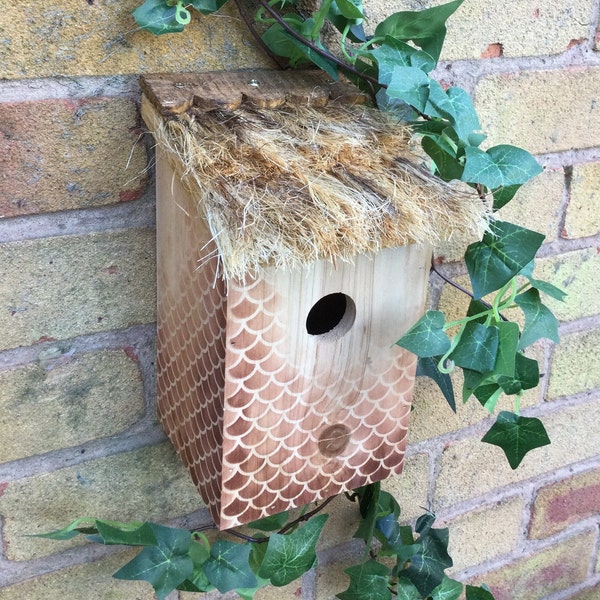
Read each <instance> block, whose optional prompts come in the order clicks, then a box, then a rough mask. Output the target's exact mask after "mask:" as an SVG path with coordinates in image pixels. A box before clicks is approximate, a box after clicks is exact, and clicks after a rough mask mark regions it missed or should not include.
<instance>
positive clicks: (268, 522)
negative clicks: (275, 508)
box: [248, 510, 290, 531]
mask: <svg viewBox="0 0 600 600" xmlns="http://www.w3.org/2000/svg"><path fill="white" fill-rule="evenodd" d="M289 516H290V513H289V511H287V510H284V511H283V512H280V513H275V514H274V515H271V516H270V517H264V518H263V519H258V520H257V521H252V523H248V527H250V528H252V529H258V530H259V531H276V530H277V529H281V528H282V527H283V526H284V525H285V524H286V523H287V520H288V519H289Z"/></svg>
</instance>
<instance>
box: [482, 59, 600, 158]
mask: <svg viewBox="0 0 600 600" xmlns="http://www.w3.org/2000/svg"><path fill="white" fill-rule="evenodd" d="M599 88H600V68H599V67H589V68H583V67H582V68H572V69H563V70H555V71H524V72H521V73H518V74H513V73H510V74H499V75H491V76H489V77H486V78H484V79H482V80H481V81H480V82H479V83H478V85H477V88H476V90H475V107H476V109H477V111H478V113H479V116H480V121H481V126H482V128H483V130H484V131H485V132H487V133H488V134H489V139H488V143H489V144H490V145H494V144H513V145H516V146H520V147H523V148H525V149H527V150H529V151H530V152H532V153H534V154H537V153H542V152H559V151H561V150H571V149H572V148H591V147H594V146H598V145H600V105H599V104H598V89H599ZM556 90H560V93H556Z"/></svg>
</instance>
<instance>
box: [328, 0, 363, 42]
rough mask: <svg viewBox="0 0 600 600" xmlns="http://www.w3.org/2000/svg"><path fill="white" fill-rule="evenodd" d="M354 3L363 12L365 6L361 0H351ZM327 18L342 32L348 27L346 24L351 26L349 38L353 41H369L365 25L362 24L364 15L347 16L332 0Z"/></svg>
mask: <svg viewBox="0 0 600 600" xmlns="http://www.w3.org/2000/svg"><path fill="white" fill-rule="evenodd" d="M351 2H352V4H353V5H354V6H355V7H356V8H357V9H358V10H359V11H360V12H361V15H362V14H363V7H362V1H361V0H351ZM327 19H328V20H329V21H330V22H331V24H332V25H333V26H334V27H335V28H336V29H337V30H338V31H340V32H343V31H344V30H345V29H346V26H348V25H349V26H350V29H349V30H348V38H349V39H350V41H352V42H356V43H357V44H363V43H364V42H366V41H367V36H366V34H365V30H364V27H363V26H362V21H363V17H362V16H361V17H359V18H357V19H352V18H346V17H345V16H344V15H343V14H342V11H341V10H340V8H339V7H338V5H337V2H336V1H335V0H332V2H331V5H330V6H329V12H328V13H327Z"/></svg>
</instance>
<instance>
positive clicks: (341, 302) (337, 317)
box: [306, 292, 356, 339]
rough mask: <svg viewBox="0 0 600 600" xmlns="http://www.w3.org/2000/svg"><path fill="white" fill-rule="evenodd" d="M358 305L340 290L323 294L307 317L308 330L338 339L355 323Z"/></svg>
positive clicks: (311, 333) (310, 332) (312, 333)
mask: <svg viewBox="0 0 600 600" xmlns="http://www.w3.org/2000/svg"><path fill="white" fill-rule="evenodd" d="M355 317H356V306H355V304H354V301H353V300H352V298H350V296H346V294H342V293H341V292H338V293H336V294H328V295H327V296H323V298H321V299H320V300H319V301H318V302H316V303H315V304H314V305H313V307H312V308H311V309H310V311H309V313H308V316H307V317H306V331H307V332H308V333H309V334H310V335H319V336H324V337H327V338H329V339H337V338H339V337H341V336H343V335H344V334H345V333H347V332H348V331H349V330H350V328H351V327H352V325H353V323H354V319H355Z"/></svg>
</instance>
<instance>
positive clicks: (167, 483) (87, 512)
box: [0, 443, 202, 561]
mask: <svg viewBox="0 0 600 600" xmlns="http://www.w3.org/2000/svg"><path fill="white" fill-rule="evenodd" d="M201 506H202V501H201V499H200V497H199V496H198V494H197V492H196V489H195V487H194V486H193V484H192V482H191V480H190V479H189V477H188V475H187V473H186V472H185V470H184V468H183V466H182V465H181V463H180V462H179V459H178V458H177V456H176V455H175V451H174V450H173V448H172V447H171V445H170V444H168V443H164V444H160V445H157V446H149V447H147V448H142V449H141V450H135V451H133V452H126V453H123V454H117V455H114V456H109V457H106V458H100V459H97V460H92V461H89V462H86V463H82V464H80V465H77V466H75V467H68V468H65V469H60V470H58V471H54V472H51V473H47V474H43V475H37V476H33V477H28V478H25V479H21V480H18V481H13V482H10V483H9V484H8V486H6V488H5V489H4V493H3V495H2V496H0V513H1V514H2V516H3V522H4V529H3V541H4V547H5V551H6V556H7V557H8V558H9V559H10V560H16V561H23V560H31V559H33V558H38V557H41V556H47V555H49V554H56V553H58V552H62V551H63V550H65V549H67V548H70V547H72V546H74V545H77V544H80V543H81V541H78V540H79V538H75V539H74V540H73V541H67V542H59V541H53V540H47V539H39V538H32V537H26V536H27V535H28V534H35V533H44V532H47V531H54V530H57V529H61V528H62V527H64V526H65V525H67V524H68V523H70V522H71V521H73V520H74V519H76V518H78V517H91V518H98V519H109V520H117V521H130V520H141V521H154V522H161V521H165V520H167V519H169V518H174V517H177V516H181V515H185V514H187V513H190V512H192V511H194V510H196V509H198V508H200V507H201Z"/></svg>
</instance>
